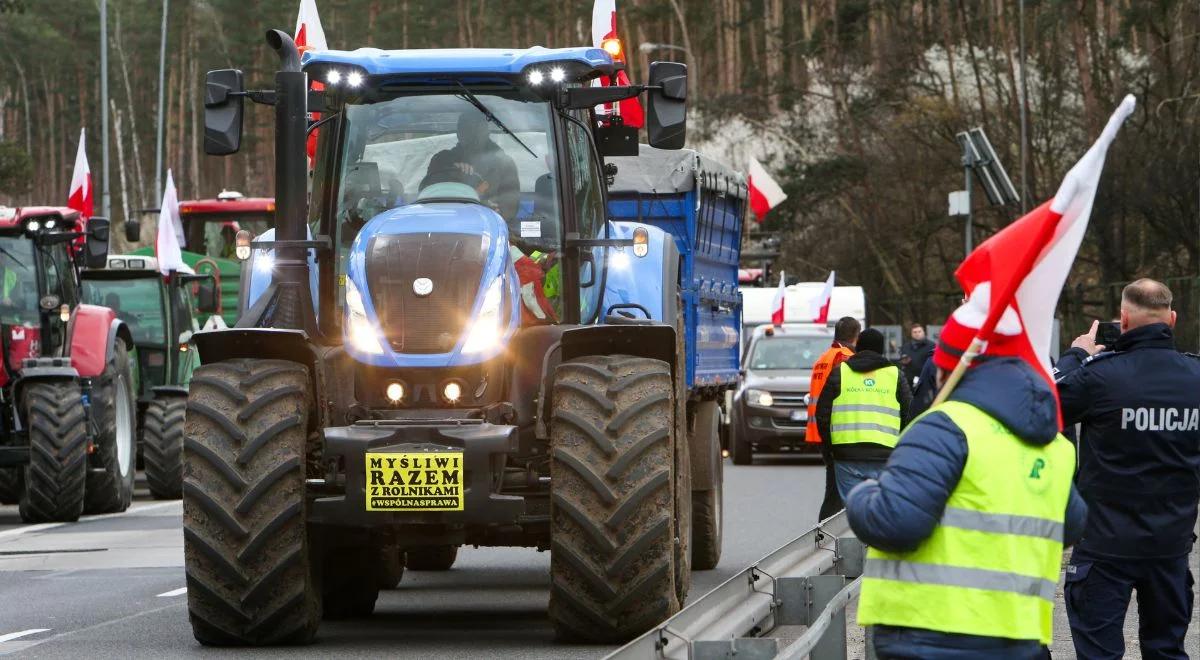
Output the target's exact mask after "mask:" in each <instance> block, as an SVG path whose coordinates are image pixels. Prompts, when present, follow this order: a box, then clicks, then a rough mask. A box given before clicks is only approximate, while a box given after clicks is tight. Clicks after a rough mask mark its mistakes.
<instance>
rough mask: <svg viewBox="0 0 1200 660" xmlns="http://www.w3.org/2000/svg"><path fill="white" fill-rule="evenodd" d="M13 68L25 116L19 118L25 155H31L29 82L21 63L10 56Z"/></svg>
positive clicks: (31, 127)
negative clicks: (22, 126)
mask: <svg viewBox="0 0 1200 660" xmlns="http://www.w3.org/2000/svg"><path fill="white" fill-rule="evenodd" d="M9 57H11V58H12V61H13V66H15V67H16V68H17V79H18V80H20V81H21V101H22V103H23V104H24V105H25V114H24V115H23V116H22V117H21V120H22V123H24V124H25V153H27V154H29V155H30V156H32V155H33V121H32V118H33V115H32V114H30V112H29V80H28V79H27V78H25V69H24V68H23V67H21V63H20V62H18V61H17V58H16V57H15V56H12V55H10V56H9Z"/></svg>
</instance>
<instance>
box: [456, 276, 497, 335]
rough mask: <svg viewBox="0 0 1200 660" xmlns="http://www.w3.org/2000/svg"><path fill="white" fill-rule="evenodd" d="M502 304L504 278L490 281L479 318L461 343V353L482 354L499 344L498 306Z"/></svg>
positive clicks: (472, 324)
mask: <svg viewBox="0 0 1200 660" xmlns="http://www.w3.org/2000/svg"><path fill="white" fill-rule="evenodd" d="M502 302H504V276H503V275H501V276H500V277H497V278H496V279H494V280H492V283H491V284H490V285H489V286H488V290H487V293H485V294H484V295H483V305H481V306H480V307H479V317H478V318H476V319H475V321H474V322H472V323H471V326H470V327H469V328H468V329H467V340H466V341H465V342H463V348H462V352H463V353H482V352H484V351H486V350H489V349H491V348H494V347H495V346H496V345H497V344H499V343H500V316H501V314H500V304H501V303H502Z"/></svg>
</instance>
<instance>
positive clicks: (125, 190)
mask: <svg viewBox="0 0 1200 660" xmlns="http://www.w3.org/2000/svg"><path fill="white" fill-rule="evenodd" d="M108 105H109V106H110V108H111V109H112V119H113V122H112V126H113V133H115V135H114V136H113V137H115V138H116V139H115V140H114V142H116V143H117V174H118V175H119V177H120V182H121V218H122V219H121V223H122V224H124V222H125V220H128V219H129V217H130V215H129V185H128V182H127V181H126V175H125V135H124V134H123V132H122V130H121V129H122V127H123V122H122V121H121V111H120V110H118V109H117V102H116V100H115V99H111V98H110V99H109V100H108ZM117 236H118V237H122V236H123V232H118V233H117ZM117 240H118V241H120V240H121V239H120V238H118V239H117Z"/></svg>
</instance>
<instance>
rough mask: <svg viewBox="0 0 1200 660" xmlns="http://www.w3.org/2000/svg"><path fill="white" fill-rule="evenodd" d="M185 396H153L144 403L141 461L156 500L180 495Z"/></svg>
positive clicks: (171, 498) (181, 494)
mask: <svg viewBox="0 0 1200 660" xmlns="http://www.w3.org/2000/svg"><path fill="white" fill-rule="evenodd" d="M186 412H187V400H186V399H183V398H179V397H172V398H165V399H155V400H153V401H151V402H150V404H149V405H148V406H147V407H146V417H145V425H144V427H143V435H142V438H143V440H142V461H143V464H144V465H143V467H144V468H145V473H146V485H147V486H149V488H150V494H151V495H152V496H154V498H155V499H159V500H177V499H179V498H180V497H183V423H184V415H185V413H186Z"/></svg>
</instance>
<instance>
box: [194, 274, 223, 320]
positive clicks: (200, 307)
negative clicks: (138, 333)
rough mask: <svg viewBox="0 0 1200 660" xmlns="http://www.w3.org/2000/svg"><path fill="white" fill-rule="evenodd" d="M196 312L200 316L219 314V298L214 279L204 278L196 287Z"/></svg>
mask: <svg viewBox="0 0 1200 660" xmlns="http://www.w3.org/2000/svg"><path fill="white" fill-rule="evenodd" d="M196 311H197V312H199V313H201V314H220V313H221V296H220V292H219V291H217V280H216V279H215V278H213V277H206V278H204V279H202V280H200V282H199V284H198V285H197V291H196Z"/></svg>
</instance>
